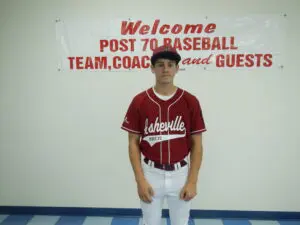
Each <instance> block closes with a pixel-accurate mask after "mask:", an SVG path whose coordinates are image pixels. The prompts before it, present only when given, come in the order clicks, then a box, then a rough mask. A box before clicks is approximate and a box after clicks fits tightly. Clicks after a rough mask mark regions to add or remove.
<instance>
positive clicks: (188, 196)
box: [184, 191, 190, 201]
mask: <svg viewBox="0 0 300 225" xmlns="http://www.w3.org/2000/svg"><path fill="white" fill-rule="evenodd" d="M189 198H190V194H189V193H188V192H187V191H186V192H185V195H184V200H185V201H188V200H189Z"/></svg>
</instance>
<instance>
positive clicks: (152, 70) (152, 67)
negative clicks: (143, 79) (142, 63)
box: [151, 64, 154, 73]
mask: <svg viewBox="0 0 300 225" xmlns="http://www.w3.org/2000/svg"><path fill="white" fill-rule="evenodd" d="M151 72H152V73H154V66H153V65H152V64H151Z"/></svg>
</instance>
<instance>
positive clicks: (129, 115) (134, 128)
mask: <svg viewBox="0 0 300 225" xmlns="http://www.w3.org/2000/svg"><path fill="white" fill-rule="evenodd" d="M138 105H139V104H138V102H137V100H136V98H134V99H133V100H132V101H131V103H130V105H129V107H128V109H127V112H126V115H125V117H124V120H123V123H122V126H121V128H122V129H123V130H126V131H128V132H132V133H136V134H141V133H142V132H141V130H140V126H139V124H140V116H139V108H138Z"/></svg>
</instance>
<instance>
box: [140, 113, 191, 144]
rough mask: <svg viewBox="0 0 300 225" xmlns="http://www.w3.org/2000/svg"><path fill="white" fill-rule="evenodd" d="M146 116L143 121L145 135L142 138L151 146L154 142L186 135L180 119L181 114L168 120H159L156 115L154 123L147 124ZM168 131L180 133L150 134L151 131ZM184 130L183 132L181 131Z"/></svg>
mask: <svg viewBox="0 0 300 225" xmlns="http://www.w3.org/2000/svg"><path fill="white" fill-rule="evenodd" d="M148 123H149V122H148V118H147V119H146V121H145V129H144V133H145V135H146V136H145V137H144V138H143V140H145V141H147V142H148V143H149V145H150V146H151V147H152V146H153V145H155V144H156V143H159V142H162V141H167V140H172V139H177V138H182V137H185V135H186V129H185V124H184V122H183V121H182V116H176V118H175V120H171V121H169V122H161V123H160V122H159V120H158V117H156V119H155V122H154V123H150V124H148ZM168 131H175V132H176V131H177V132H181V133H179V134H178V133H177V134H159V135H151V134H153V133H161V132H168ZM182 132H184V133H182Z"/></svg>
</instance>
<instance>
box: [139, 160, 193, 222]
mask: <svg viewBox="0 0 300 225" xmlns="http://www.w3.org/2000/svg"><path fill="white" fill-rule="evenodd" d="M142 167H143V171H144V174H145V178H146V180H147V181H148V182H149V184H150V185H151V186H152V188H153V191H154V196H153V197H152V202H151V203H145V202H143V201H141V209H142V215H143V225H160V224H161V221H162V207H163V203H164V200H165V199H167V204H168V208H169V215H170V220H171V225H188V220H189V215H190V208H191V201H184V200H181V199H180V191H181V189H182V188H183V186H184V185H185V183H186V180H187V176H188V171H189V164H187V165H186V166H184V167H181V168H179V169H177V170H174V171H165V170H161V169H157V168H154V167H151V166H149V165H147V164H146V163H145V162H144V161H142Z"/></svg>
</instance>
